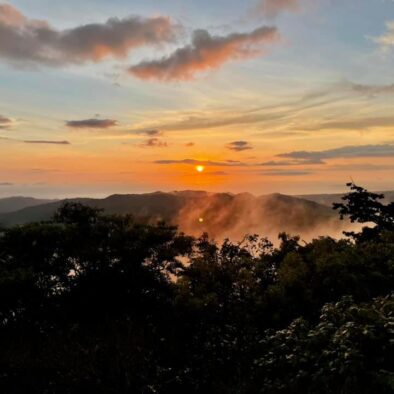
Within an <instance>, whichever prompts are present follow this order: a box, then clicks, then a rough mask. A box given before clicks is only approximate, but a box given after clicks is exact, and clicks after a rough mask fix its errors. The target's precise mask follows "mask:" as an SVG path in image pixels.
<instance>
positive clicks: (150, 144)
mask: <svg viewBox="0 0 394 394" xmlns="http://www.w3.org/2000/svg"><path fill="white" fill-rule="evenodd" d="M140 146H142V147H144V148H166V147H167V146H168V145H167V142H163V141H160V140H159V139H158V138H149V139H148V140H147V141H145V142H144V143H143V144H141V145H140Z"/></svg>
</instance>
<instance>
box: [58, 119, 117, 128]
mask: <svg viewBox="0 0 394 394" xmlns="http://www.w3.org/2000/svg"><path fill="white" fill-rule="evenodd" d="M117 124H118V122H117V121H116V120H113V119H83V120H69V121H67V122H66V126H67V127H71V128H73V129H108V128H110V127H114V126H116V125H117Z"/></svg>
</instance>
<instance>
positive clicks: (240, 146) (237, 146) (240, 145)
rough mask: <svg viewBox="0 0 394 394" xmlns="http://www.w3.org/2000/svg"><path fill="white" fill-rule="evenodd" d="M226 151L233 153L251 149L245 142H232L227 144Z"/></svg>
mask: <svg viewBox="0 0 394 394" xmlns="http://www.w3.org/2000/svg"><path fill="white" fill-rule="evenodd" d="M227 149H230V150H233V151H235V152H243V151H245V150H250V149H253V147H252V146H251V145H250V144H249V142H247V141H233V142H230V143H229V144H227Z"/></svg>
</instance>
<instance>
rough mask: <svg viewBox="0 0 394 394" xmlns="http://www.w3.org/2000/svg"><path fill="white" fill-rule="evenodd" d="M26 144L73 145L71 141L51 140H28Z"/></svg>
mask: <svg viewBox="0 0 394 394" xmlns="http://www.w3.org/2000/svg"><path fill="white" fill-rule="evenodd" d="M23 142H24V143H25V144H51V145H71V143H70V142H69V141H50V140H26V141H23Z"/></svg>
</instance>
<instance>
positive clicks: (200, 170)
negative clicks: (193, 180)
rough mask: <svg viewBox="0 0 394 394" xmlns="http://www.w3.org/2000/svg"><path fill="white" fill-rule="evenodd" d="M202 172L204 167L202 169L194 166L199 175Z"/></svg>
mask: <svg viewBox="0 0 394 394" xmlns="http://www.w3.org/2000/svg"><path fill="white" fill-rule="evenodd" d="M204 170H205V167H204V166H196V171H197V172H199V173H200V174H201V173H202V172H204Z"/></svg>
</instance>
